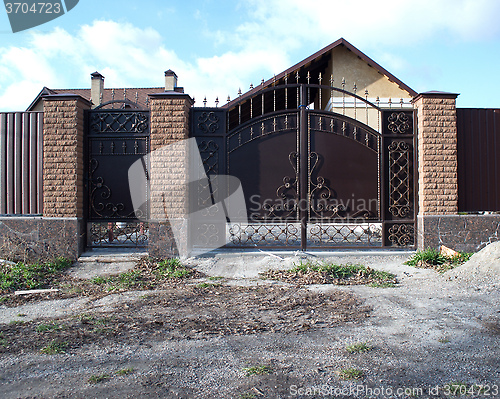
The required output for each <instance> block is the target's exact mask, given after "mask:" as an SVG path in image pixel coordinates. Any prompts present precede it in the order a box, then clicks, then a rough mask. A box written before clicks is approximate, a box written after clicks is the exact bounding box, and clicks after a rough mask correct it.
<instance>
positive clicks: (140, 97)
mask: <svg viewBox="0 0 500 399" xmlns="http://www.w3.org/2000/svg"><path fill="white" fill-rule="evenodd" d="M113 90H114V96H113ZM164 90H165V88H164V87H144V88H126V89H124V88H119V89H116V88H115V89H104V90H103V93H102V103H106V102H108V101H112V100H113V99H114V100H123V99H125V97H126V99H127V100H130V101H132V102H137V104H139V106H140V107H142V108H147V102H148V100H147V98H148V95H149V94H153V93H158V92H161V91H164ZM65 93H71V94H78V95H80V96H82V97H83V98H85V99H86V100H88V101H91V98H90V89H49V88H48V87H44V88H43V89H42V90H41V91H40V93H39V94H38V96H36V98H35V99H34V100H33V102H32V103H31V104H30V106H29V107H28V109H27V110H26V111H31V110H32V109H33V108H34V107H35V106H36V105H37V104H38V103H39V101H40V99H41V98H42V97H44V96H46V95H53V94H65Z"/></svg>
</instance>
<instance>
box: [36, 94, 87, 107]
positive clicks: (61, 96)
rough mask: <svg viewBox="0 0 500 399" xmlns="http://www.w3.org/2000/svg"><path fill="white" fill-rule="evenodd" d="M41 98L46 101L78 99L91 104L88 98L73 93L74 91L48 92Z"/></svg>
mask: <svg viewBox="0 0 500 399" xmlns="http://www.w3.org/2000/svg"><path fill="white" fill-rule="evenodd" d="M43 99H44V100H47V101H63V100H79V101H83V102H84V103H86V104H88V105H90V104H91V102H90V101H89V100H88V99H86V98H85V97H82V96H81V95H80V94H75V93H59V94H49V95H47V96H43Z"/></svg>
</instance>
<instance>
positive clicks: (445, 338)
mask: <svg viewBox="0 0 500 399" xmlns="http://www.w3.org/2000/svg"><path fill="white" fill-rule="evenodd" d="M438 342H439V343H441V344H447V343H449V342H450V339H449V338H448V337H441V338H439V339H438Z"/></svg>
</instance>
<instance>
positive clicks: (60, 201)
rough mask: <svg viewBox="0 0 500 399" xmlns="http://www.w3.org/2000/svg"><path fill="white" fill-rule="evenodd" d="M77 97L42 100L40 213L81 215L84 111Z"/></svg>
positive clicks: (63, 215) (46, 215) (83, 104)
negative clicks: (41, 208) (41, 193)
mask: <svg viewBox="0 0 500 399" xmlns="http://www.w3.org/2000/svg"><path fill="white" fill-rule="evenodd" d="M89 108H90V103H89V102H88V101H87V100H85V99H83V98H82V97H80V96H57V95H55V96H49V97H46V98H45V100H44V117H43V123H44V134H43V215H44V216H45V217H79V218H80V217H83V196H84V188H83V167H84V164H83V162H84V160H83V148H84V115H83V114H84V110H85V109H89Z"/></svg>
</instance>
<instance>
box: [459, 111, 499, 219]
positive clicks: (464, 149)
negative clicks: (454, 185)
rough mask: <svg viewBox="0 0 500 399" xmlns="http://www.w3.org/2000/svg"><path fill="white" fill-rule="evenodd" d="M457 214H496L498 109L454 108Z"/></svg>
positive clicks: (497, 199)
mask: <svg viewBox="0 0 500 399" xmlns="http://www.w3.org/2000/svg"><path fill="white" fill-rule="evenodd" d="M457 130H458V141H457V152H458V153H457V157H458V210H459V211H460V212H476V211H500V180H499V179H500V161H499V160H498V157H500V109H476V108H457Z"/></svg>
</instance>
